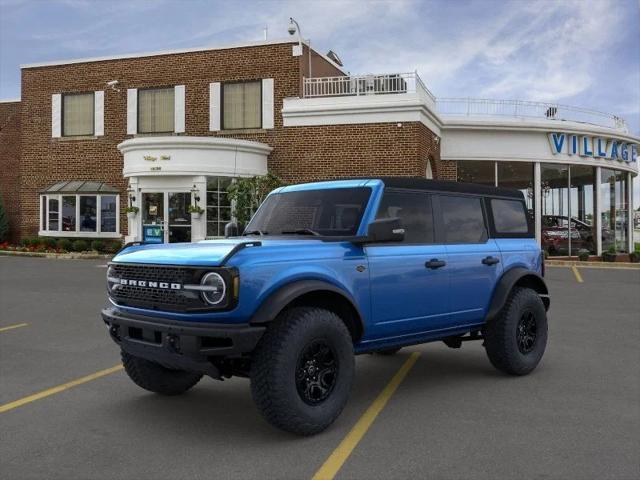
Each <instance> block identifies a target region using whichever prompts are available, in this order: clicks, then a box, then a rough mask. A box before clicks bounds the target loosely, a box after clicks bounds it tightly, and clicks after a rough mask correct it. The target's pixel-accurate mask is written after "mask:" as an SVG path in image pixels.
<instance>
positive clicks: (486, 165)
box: [458, 160, 496, 187]
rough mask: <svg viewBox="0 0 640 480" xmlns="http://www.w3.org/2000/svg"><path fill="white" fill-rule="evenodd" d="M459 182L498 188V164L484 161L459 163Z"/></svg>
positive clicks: (463, 161)
mask: <svg viewBox="0 0 640 480" xmlns="http://www.w3.org/2000/svg"><path fill="white" fill-rule="evenodd" d="M458 181H459V182H467V183H479V184H480V185H489V186H492V187H495V186H496V162H489V161H484V160H460V161H458Z"/></svg>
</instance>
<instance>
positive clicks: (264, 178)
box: [227, 173, 283, 226]
mask: <svg viewBox="0 0 640 480" xmlns="http://www.w3.org/2000/svg"><path fill="white" fill-rule="evenodd" d="M282 185H283V182H282V180H280V178H278V177H277V176H275V175H274V174H272V173H267V174H266V175H260V176H256V177H249V178H238V179H236V180H235V182H233V183H231V184H230V185H229V186H228V187H227V194H228V196H229V200H231V206H232V216H233V217H234V218H235V220H236V222H238V224H239V225H243V226H244V225H246V224H247V223H249V220H250V219H251V215H253V213H254V212H255V211H256V210H257V209H258V207H259V206H260V204H261V203H262V202H263V201H264V199H265V198H266V196H267V195H268V194H269V192H271V191H272V190H275V189H276V188H278V187H280V186H282Z"/></svg>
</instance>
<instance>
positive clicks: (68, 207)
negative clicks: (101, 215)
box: [62, 195, 76, 232]
mask: <svg viewBox="0 0 640 480" xmlns="http://www.w3.org/2000/svg"><path fill="white" fill-rule="evenodd" d="M62 231H63V232H75V231H76V196H75V195H65V196H63V197H62Z"/></svg>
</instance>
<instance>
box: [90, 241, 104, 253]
mask: <svg viewBox="0 0 640 480" xmlns="http://www.w3.org/2000/svg"><path fill="white" fill-rule="evenodd" d="M91 250H95V251H96V252H104V242H103V241H102V240H94V241H93V242H91Z"/></svg>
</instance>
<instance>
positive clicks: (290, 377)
mask: <svg viewBox="0 0 640 480" xmlns="http://www.w3.org/2000/svg"><path fill="white" fill-rule="evenodd" d="M318 342H320V343H322V344H324V345H326V346H328V347H329V348H330V349H332V353H331V355H332V357H333V358H335V364H336V372H337V373H336V374H335V377H333V378H334V380H333V382H332V388H331V389H330V390H329V393H327V395H328V396H327V397H326V398H325V399H323V400H321V401H320V402H319V403H317V404H309V403H308V402H307V401H305V400H303V396H304V393H302V392H300V391H299V387H298V379H299V378H300V377H299V376H298V377H297V376H296V375H300V373H301V370H300V364H301V362H302V361H303V359H304V358H305V356H304V355H305V353H306V352H307V351H308V349H309V348H310V345H314V344H317V343H318ZM354 370H355V359H354V353H353V341H352V338H351V335H350V334H349V330H348V329H347V327H346V326H345V324H344V322H343V321H342V320H341V319H340V317H338V316H337V315H336V314H335V313H333V312H330V311H328V310H324V309H321V308H316V307H295V308H291V309H287V310H285V311H284V312H282V313H281V314H280V315H279V316H278V318H277V319H275V320H274V321H273V322H272V323H271V324H269V325H268V327H267V330H266V332H265V334H264V336H263V337H262V339H261V340H260V343H259V344H258V346H257V347H256V350H255V352H254V354H253V357H252V361H251V393H252V395H253V399H254V401H255V403H256V405H257V407H258V410H259V411H260V413H261V414H262V415H263V416H264V418H265V419H266V420H267V421H268V422H269V423H270V424H271V425H273V426H275V427H277V428H280V429H282V430H285V431H288V432H291V433H295V434H298V435H314V434H316V433H319V432H321V431H323V430H324V429H326V428H327V427H328V426H329V425H331V424H332V423H333V422H334V420H335V419H336V418H337V417H338V416H339V415H340V413H341V412H342V409H343V408H344V406H345V404H346V402H347V398H348V397H349V392H350V391H351V386H352V384H353V377H354ZM303 371H304V370H303ZM327 390H328V389H327Z"/></svg>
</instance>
